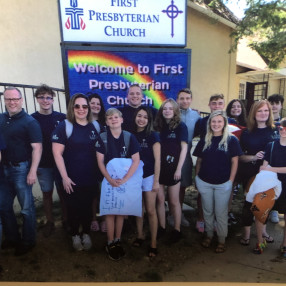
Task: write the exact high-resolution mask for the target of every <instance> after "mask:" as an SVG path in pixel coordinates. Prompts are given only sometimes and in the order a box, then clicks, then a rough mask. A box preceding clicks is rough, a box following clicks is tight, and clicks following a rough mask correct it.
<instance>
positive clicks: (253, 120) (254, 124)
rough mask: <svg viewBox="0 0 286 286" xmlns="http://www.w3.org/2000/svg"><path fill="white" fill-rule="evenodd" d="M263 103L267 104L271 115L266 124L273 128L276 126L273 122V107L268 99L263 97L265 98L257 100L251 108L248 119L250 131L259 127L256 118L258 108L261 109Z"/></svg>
mask: <svg viewBox="0 0 286 286" xmlns="http://www.w3.org/2000/svg"><path fill="white" fill-rule="evenodd" d="M263 105H267V107H268V109H269V117H268V119H267V121H266V126H267V127H271V128H274V127H275V125H274V123H273V113H272V107H271V105H270V103H269V101H268V100H266V99H263V100H259V101H255V102H254V103H253V104H252V106H251V108H250V111H249V115H248V120H247V128H248V130H249V131H250V132H252V131H253V130H254V129H255V128H257V122H256V118H255V117H256V113H257V111H258V109H260V108H261V107H262V106H263Z"/></svg>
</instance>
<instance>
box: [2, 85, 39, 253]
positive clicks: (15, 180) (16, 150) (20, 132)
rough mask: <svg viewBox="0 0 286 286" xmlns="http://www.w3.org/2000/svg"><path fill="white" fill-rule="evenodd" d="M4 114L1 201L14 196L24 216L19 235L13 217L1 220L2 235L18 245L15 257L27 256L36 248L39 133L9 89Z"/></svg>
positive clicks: (17, 96)
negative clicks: (34, 190) (5, 182)
mask: <svg viewBox="0 0 286 286" xmlns="http://www.w3.org/2000/svg"><path fill="white" fill-rule="evenodd" d="M4 102H5V106H6V109H7V112H5V113H3V114H1V115H0V132H1V133H2V135H3V138H4V141H5V143H6V149H4V150H3V164H4V174H5V177H6V178H7V180H8V192H6V193H5V197H2V198H1V199H3V200H5V201H7V204H13V201H14V198H15V196H17V198H18V201H19V203H20V206H21V214H22V216H23V228H22V235H21V236H20V234H19V232H18V229H17V225H15V221H16V218H15V214H14V212H13V214H11V215H12V217H9V218H8V220H5V221H4V220H3V227H4V233H5V235H6V237H7V238H8V239H10V240H11V242H14V243H17V246H16V251H15V255H23V254H25V253H27V252H29V251H30V250H31V249H32V248H33V247H34V246H35V244H36V216H35V206H34V198H33V194H32V185H33V184H34V183H35V182H36V179H37V168H38V165H39V162H40V159H41V154H42V133H41V129H40V126H39V124H38V122H37V121H36V120H35V119H34V118H33V117H31V116H30V115H28V114H27V113H26V112H25V111H24V110H23V109H22V105H23V98H22V94H21V92H20V90H19V89H17V88H15V87H8V88H6V89H5V91H4Z"/></svg>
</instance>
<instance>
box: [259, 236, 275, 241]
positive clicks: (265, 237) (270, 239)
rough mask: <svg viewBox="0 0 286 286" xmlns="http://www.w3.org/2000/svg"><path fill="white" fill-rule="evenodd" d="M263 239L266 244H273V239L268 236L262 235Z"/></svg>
mask: <svg viewBox="0 0 286 286" xmlns="http://www.w3.org/2000/svg"><path fill="white" fill-rule="evenodd" d="M262 237H263V239H264V240H265V241H266V242H267V243H273V242H274V238H273V237H272V236H270V235H268V236H267V235H262Z"/></svg>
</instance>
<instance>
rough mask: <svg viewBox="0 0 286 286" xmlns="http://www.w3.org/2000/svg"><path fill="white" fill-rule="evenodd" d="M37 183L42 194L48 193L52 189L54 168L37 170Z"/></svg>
mask: <svg viewBox="0 0 286 286" xmlns="http://www.w3.org/2000/svg"><path fill="white" fill-rule="evenodd" d="M37 176H38V181H39V184H40V187H41V190H42V192H44V193H45V192H50V191H52V190H53V189H54V182H55V169H54V168H38V170H37Z"/></svg>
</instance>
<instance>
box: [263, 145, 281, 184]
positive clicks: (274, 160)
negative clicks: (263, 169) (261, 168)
mask: <svg viewBox="0 0 286 286" xmlns="http://www.w3.org/2000/svg"><path fill="white" fill-rule="evenodd" d="M271 149H272V142H270V143H268V144H267V146H266V149H265V155H264V160H266V161H267V162H268V163H269V165H270V166H271V167H286V146H282V145H281V144H280V142H279V140H276V141H274V145H273V149H272V155H271ZM278 179H279V180H280V181H284V182H286V174H280V173H278Z"/></svg>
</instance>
